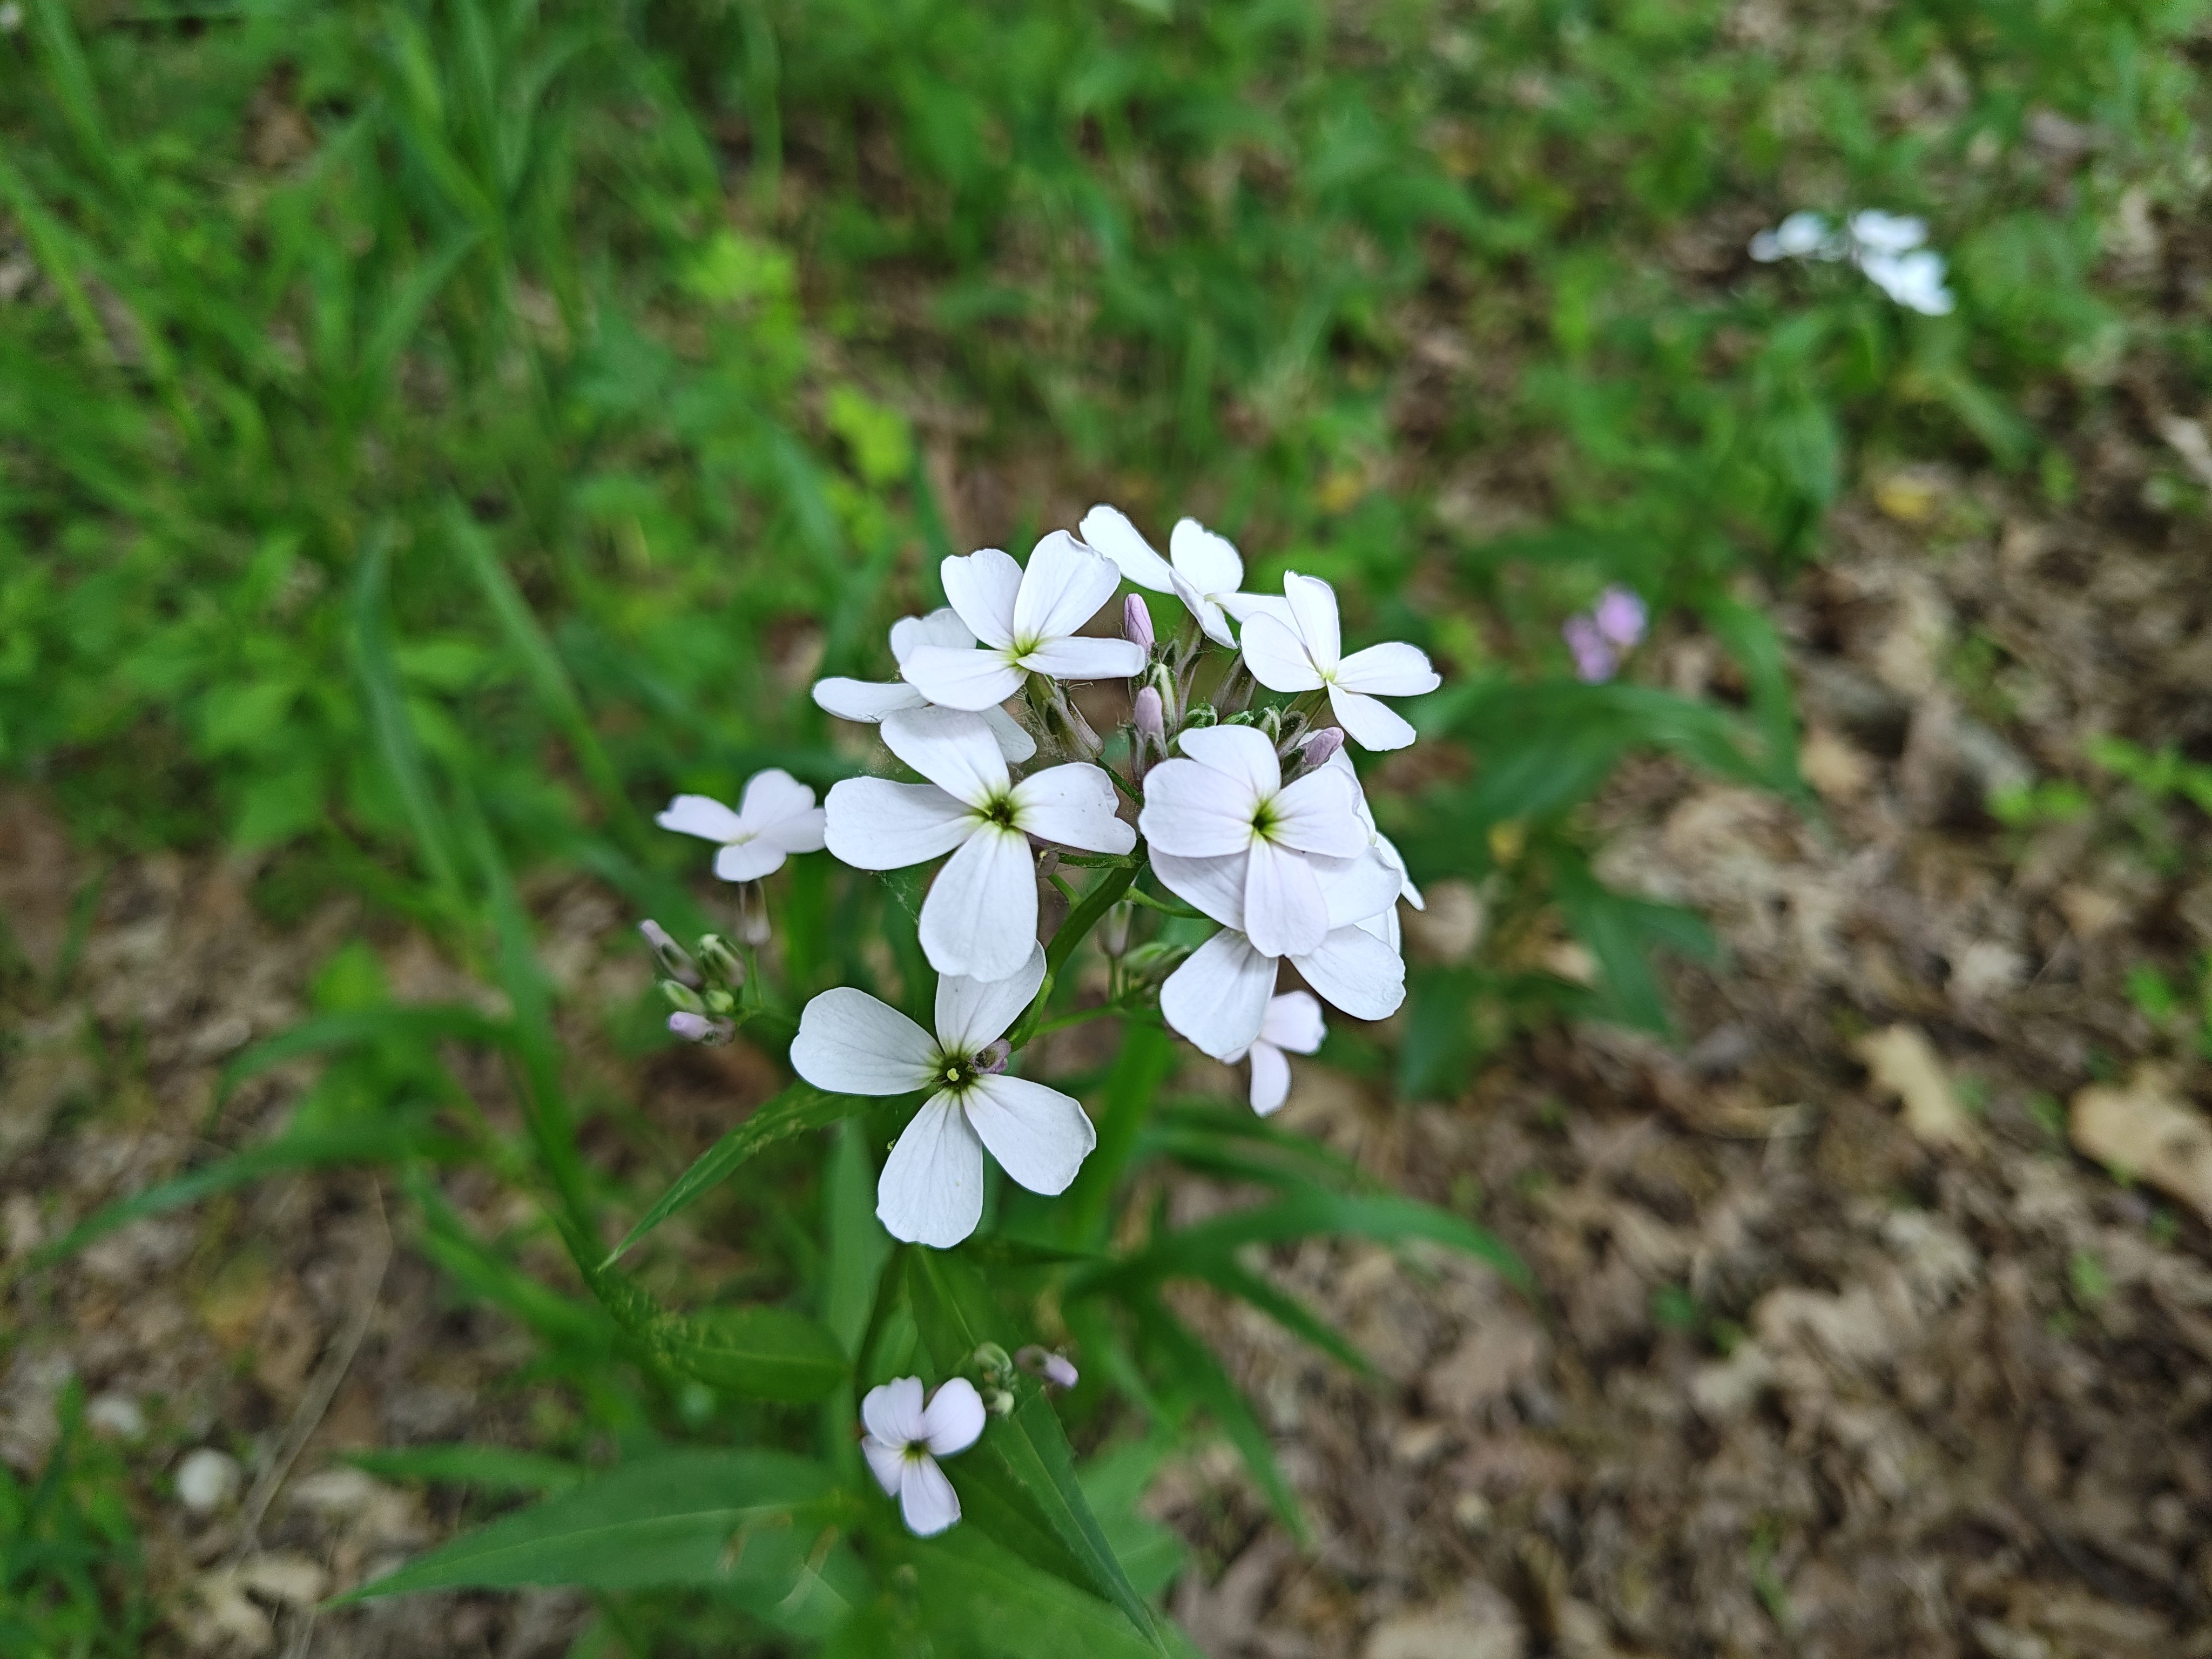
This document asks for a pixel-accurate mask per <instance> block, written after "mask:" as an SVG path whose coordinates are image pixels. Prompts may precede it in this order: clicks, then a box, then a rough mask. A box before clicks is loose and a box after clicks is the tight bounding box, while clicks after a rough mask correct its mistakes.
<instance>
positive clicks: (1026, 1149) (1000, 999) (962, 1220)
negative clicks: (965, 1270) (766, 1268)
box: [791, 935, 1365, 1249]
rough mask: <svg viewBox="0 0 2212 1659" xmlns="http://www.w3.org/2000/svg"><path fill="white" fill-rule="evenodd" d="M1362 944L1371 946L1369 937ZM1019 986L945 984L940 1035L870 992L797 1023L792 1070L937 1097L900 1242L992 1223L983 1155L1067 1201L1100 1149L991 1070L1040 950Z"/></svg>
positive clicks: (905, 1200) (1053, 1099) (888, 1215)
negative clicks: (986, 1218) (986, 1214)
mask: <svg viewBox="0 0 2212 1659" xmlns="http://www.w3.org/2000/svg"><path fill="white" fill-rule="evenodd" d="M1362 937H1363V938H1364V937H1365V936H1364V935H1362ZM1028 948H1029V957H1028V960H1027V961H1026V962H1025V963H1024V964H1023V966H1022V968H1021V969H1020V971H1019V972H1018V973H1016V974H1014V975H1012V976H1011V977H1008V978H1005V979H1000V980H997V981H992V982H988V983H987V982H985V981H981V980H975V979H969V978H964V977H962V976H961V975H954V974H947V975H944V976H943V977H941V978H940V979H939V981H937V1035H936V1036H931V1035H930V1034H929V1033H928V1032H927V1031H925V1030H922V1029H921V1026H919V1025H917V1024H915V1023H914V1022H913V1021H912V1020H910V1019H908V1018H907V1017H906V1016H905V1015H904V1014H902V1013H900V1012H898V1011H897V1010H896V1009H895V1008H891V1007H888V1006H885V1005H884V1004H883V1003H881V1002H878V1001H877V1000H876V999H875V998H873V997H872V996H870V995H869V994H867V993H866V992H865V991H856V990H854V989H852V988H851V987H847V986H841V987H838V988H837V989H836V990H832V991H824V992H823V994H821V995H820V996H818V997H816V998H815V999H814V1000H813V1001H811V1002H810V1003H808V1004H807V1005H806V1008H805V1012H803V1013H802V1014H800V1015H799V1035H798V1036H797V1037H796V1038H794V1039H793V1042H792V1045H791V1064H792V1068H793V1070H794V1071H796V1072H797V1073H799V1076H801V1077H803V1078H805V1079H806V1080H807V1081H808V1082H809V1083H811V1084H813V1085H815V1086H816V1087H817V1088H820V1089H829V1090H833V1091H836V1092H837V1093H840V1094H848V1095H902V1094H908V1093H910V1092H912V1091H915V1090H917V1089H927V1090H929V1091H931V1093H930V1097H929V1098H928V1099H927V1101H925V1102H924V1103H922V1108H921V1110H920V1111H919V1112H917V1113H915V1116H914V1121H912V1122H910V1123H908V1125H907V1126H906V1129H905V1132H904V1133H902V1134H901V1135H900V1136H899V1138H898V1144H897V1145H896V1146H893V1147H892V1148H891V1155H890V1158H887V1159H885V1160H884V1173H883V1176H882V1178H881V1179H880V1180H879V1181H878V1183H877V1186H876V1214H877V1216H878V1218H880V1219H881V1220H882V1222H883V1224H884V1227H885V1228H886V1229H888V1230H889V1231H890V1235H891V1237H894V1238H901V1239H904V1240H906V1241H907V1242H908V1243H915V1244H931V1245H934V1246H936V1247H937V1248H938V1249H951V1247H952V1246H953V1245H955V1244H957V1243H959V1242H960V1241H961V1240H962V1239H963V1238H965V1237H968V1235H969V1234H970V1233H972V1232H974V1231H975V1224H976V1223H977V1222H978V1221H980V1220H981V1218H982V1215H983V1152H984V1149H985V1148H988V1149H989V1150H990V1153H991V1156H992V1157H993V1158H996V1159H998V1161H999V1167H1000V1168H1001V1169H1003V1170H1005V1171H1006V1173H1007V1174H1008V1175H1009V1176H1012V1177H1013V1178H1014V1179H1015V1180H1016V1181H1018V1182H1020V1183H1021V1184H1022V1185H1023V1186H1024V1187H1026V1188H1029V1189H1030V1191H1031V1192H1033V1193H1042V1194H1046V1195H1048V1196H1049V1195H1051V1194H1056V1193H1061V1192H1065V1191H1066V1189H1067V1183H1068V1182H1071V1181H1073V1180H1074V1179H1075V1172H1076V1171H1077V1170H1079V1169H1081V1168H1082V1167H1083V1160H1084V1159H1085V1158H1087V1157H1089V1156H1090V1154H1091V1148H1092V1147H1093V1146H1097V1144H1098V1135H1097V1131H1096V1130H1095V1129H1093V1128H1092V1127H1091V1119H1090V1117H1089V1116H1088V1115H1085V1112H1084V1109H1083V1108H1082V1106H1081V1105H1080V1104H1079V1103H1077V1102H1076V1101H1075V1100H1073V1098H1071V1097H1068V1096H1066V1095H1064V1094H1062V1093H1060V1091H1058V1090H1057V1089H1048V1088H1047V1087H1045V1085H1043V1084H1042V1083H1031V1082H1029V1081H1027V1080H1025V1079H1022V1078H1015V1077H1006V1076H1003V1075H1000V1074H999V1073H996V1072H995V1071H994V1070H993V1069H991V1068H992V1067H993V1066H995V1065H996V1064H998V1063H1000V1061H999V1059H998V1057H997V1056H995V1055H994V1054H991V1053H990V1052H989V1051H990V1049H991V1048H992V1045H993V1044H994V1042H997V1040H998V1037H999V1036H1000V1033H1001V1032H1003V1031H1004V1030H1006V1028H1007V1027H1008V1026H1009V1025H1012V1024H1013V1023H1014V1020H1015V1019H1016V1018H1017V1017H1018V1016H1019V1015H1020V1013H1021V1012H1022V1010H1023V1009H1024V1008H1025V1007H1027V1006H1029V1003H1030V999H1031V998H1032V997H1034V996H1036V993H1037V987H1039V986H1040V985H1042V984H1043V982H1044V951H1042V948H1040V947H1039V946H1038V945H1036V943H1035V942H1034V941H1031V942H1030V945H1029V947H1028Z"/></svg>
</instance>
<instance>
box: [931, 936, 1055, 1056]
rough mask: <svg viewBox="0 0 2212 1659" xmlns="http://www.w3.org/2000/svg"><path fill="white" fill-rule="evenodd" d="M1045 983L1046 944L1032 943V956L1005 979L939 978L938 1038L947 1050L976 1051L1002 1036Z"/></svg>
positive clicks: (956, 975)
mask: <svg viewBox="0 0 2212 1659" xmlns="http://www.w3.org/2000/svg"><path fill="white" fill-rule="evenodd" d="M1043 983H1044V946H1042V945H1037V944H1034V943H1032V944H1031V945H1030V959H1029V960H1028V961H1027V962H1025V963H1023V964H1022V965H1021V967H1020V968H1019V969H1017V970H1016V971H1015V972H1014V973H1012V974H1011V975H1008V976H1007V977H1006V978H1005V979H970V978H969V977H968V976H967V975H965V974H940V975H938V979H937V1041H938V1044H939V1047H940V1048H943V1049H944V1050H945V1052H946V1053H947V1054H975V1052H976V1051H977V1050H978V1049H980V1048H982V1047H983V1045H984V1044H985V1043H987V1042H994V1041H995V1040H996V1039H997V1038H998V1037H1000V1036H1002V1035H1003V1034H1004V1033H1005V1031H1006V1027H1008V1026H1009V1025H1012V1024H1013V1023H1014V1020H1015V1018H1017V1017H1018V1015H1019V1014H1020V1013H1021V1012H1022V1010H1023V1009H1024V1008H1026V1007H1028V1006H1030V998H1032V997H1034V996H1036V994H1037V987H1038V986H1040V985H1042V984H1043Z"/></svg>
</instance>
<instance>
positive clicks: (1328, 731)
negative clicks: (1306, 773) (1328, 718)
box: [1301, 726, 1344, 767]
mask: <svg viewBox="0 0 2212 1659" xmlns="http://www.w3.org/2000/svg"><path fill="white" fill-rule="evenodd" d="M1301 746H1302V747H1303V748H1304V751H1305V757H1306V764H1307V765H1308V766H1309V767H1314V766H1326V765H1328V763H1329V761H1330V759H1331V758H1332V757H1334V755H1335V753H1336V751H1337V750H1340V749H1341V748H1343V747H1344V728H1343V727H1342V726H1322V728H1321V730H1320V731H1318V732H1308V733H1307V734H1306V740H1305V742H1304V744H1303V745H1301Z"/></svg>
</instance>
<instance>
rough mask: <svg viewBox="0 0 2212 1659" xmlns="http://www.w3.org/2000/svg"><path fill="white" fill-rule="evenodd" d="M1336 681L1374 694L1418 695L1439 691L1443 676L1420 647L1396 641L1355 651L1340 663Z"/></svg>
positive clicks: (1346, 686)
mask: <svg viewBox="0 0 2212 1659" xmlns="http://www.w3.org/2000/svg"><path fill="white" fill-rule="evenodd" d="M1336 684H1339V685H1340V686H1342V687H1343V688H1344V689H1345V690H1347V691H1364V692H1365V693H1366V694H1367V695H1368V696H1370V697H1418V696H1423V695H1425V694H1426V693H1428V692H1431V691H1433V690H1436V689H1437V687H1438V686H1440V685H1442V684H1443V677H1442V676H1441V675H1439V674H1438V673H1437V671H1436V670H1435V669H1433V668H1431V667H1430V666H1429V659H1428V656H1427V654H1426V653H1424V652H1423V651H1422V650H1421V648H1420V647H1419V646H1415V645H1407V644H1406V643H1404V642H1403V641H1395V640H1394V641H1391V642H1390V643H1389V644H1388V645H1370V646H1369V647H1367V648H1366V649H1365V650H1364V651H1355V652H1353V653H1352V654H1351V655H1350V656H1348V657H1346V659H1344V660H1343V661H1342V662H1340V663H1339V664H1337V665H1336Z"/></svg>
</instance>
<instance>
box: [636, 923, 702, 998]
mask: <svg viewBox="0 0 2212 1659" xmlns="http://www.w3.org/2000/svg"><path fill="white" fill-rule="evenodd" d="M637 931H638V932H639V933H642V934H644V935H645V942H646V943H647V945H651V946H652V947H653V960H654V961H656V962H658V963H659V964H660V971H661V972H662V973H664V974H665V975H668V976H669V978H671V979H676V980H681V981H684V984H686V985H696V984H697V983H698V982H699V965H698V963H695V962H693V961H692V960H691V958H690V957H689V956H687V955H685V954H684V947H683V946H682V945H678V943H677V942H676V941H675V940H674V939H671V937H670V936H669V933H668V930H667V929H666V928H665V927H662V926H661V925H660V924H659V922H657V921H652V920H651V919H649V918H648V919H647V920H646V921H641V922H640V923H638V925H637Z"/></svg>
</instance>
